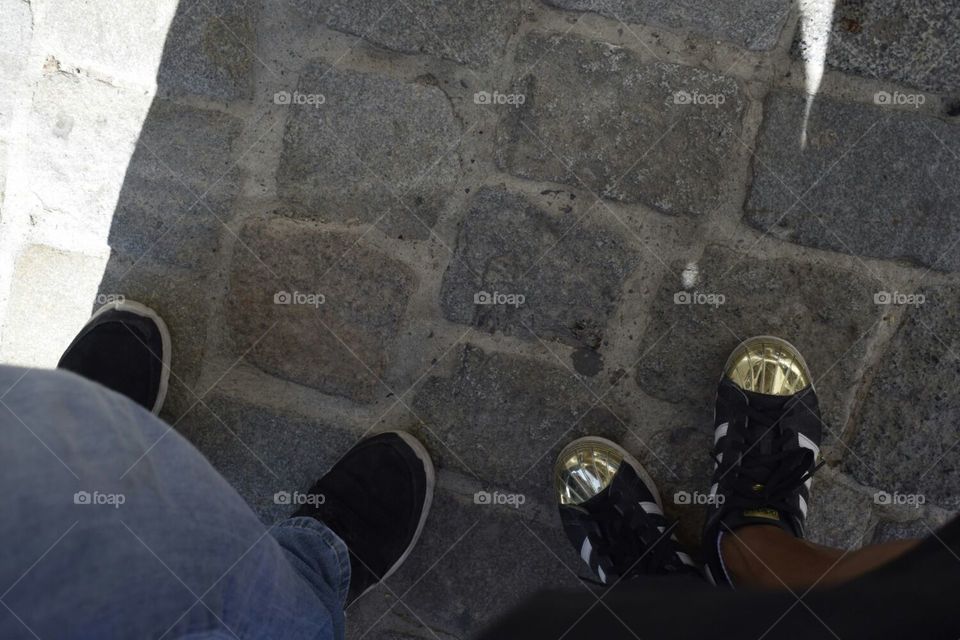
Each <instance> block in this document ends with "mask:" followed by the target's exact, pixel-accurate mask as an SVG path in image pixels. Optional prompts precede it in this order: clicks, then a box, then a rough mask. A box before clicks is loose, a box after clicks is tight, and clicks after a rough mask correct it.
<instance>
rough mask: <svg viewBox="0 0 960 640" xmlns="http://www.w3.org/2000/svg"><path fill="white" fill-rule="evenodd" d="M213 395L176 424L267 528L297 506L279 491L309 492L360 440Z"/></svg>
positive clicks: (329, 427)
mask: <svg viewBox="0 0 960 640" xmlns="http://www.w3.org/2000/svg"><path fill="white" fill-rule="evenodd" d="M256 400H257V399H256V397H255V396H252V397H250V398H249V401H244V400H241V399H238V398H236V397H233V396H227V395H220V394H219V393H218V392H217V391H214V392H213V393H212V394H211V395H210V396H208V397H206V398H204V402H203V404H197V405H196V406H195V407H193V409H191V410H190V412H189V413H188V414H186V416H185V417H183V419H182V420H181V421H180V422H178V423H177V425H176V428H177V431H179V432H180V434H181V435H183V436H184V437H186V438H187V439H188V440H190V442H191V443H192V444H193V445H194V446H195V447H197V449H199V450H200V452H201V453H203V454H204V455H205V456H206V457H207V459H208V460H209V461H210V463H211V464H212V465H213V466H214V468H216V469H217V471H219V472H220V474H221V475H223V477H224V478H226V479H227V481H228V482H230V484H231V485H232V486H233V488H234V489H236V490H237V492H238V493H239V494H240V495H241V496H242V497H243V499H244V500H246V501H247V503H248V504H249V505H250V506H251V508H252V509H253V510H254V512H256V514H257V515H258V516H259V517H260V519H261V520H263V522H264V523H266V524H273V523H274V522H277V521H278V520H282V519H284V518H286V517H289V516H290V514H291V513H292V512H293V511H295V510H296V509H297V507H296V506H291V505H289V504H284V503H283V501H282V499H280V500H278V499H275V494H276V493H277V492H286V493H290V494H291V495H292V494H293V493H294V492H301V493H302V492H306V491H308V490H309V489H310V487H311V486H313V483H314V482H316V481H317V479H318V478H320V477H321V476H322V475H323V474H324V473H326V472H327V471H328V470H329V469H330V467H332V466H333V465H334V464H335V463H336V462H337V460H339V459H340V457H341V456H343V454H345V453H346V452H347V451H349V450H350V448H351V447H352V446H353V445H354V444H355V443H356V442H357V439H358V436H357V435H355V434H353V433H351V432H349V431H346V430H344V429H340V428H337V427H336V426H332V425H329V424H324V423H319V422H316V421H314V420H309V419H305V418H302V417H299V416H296V415H292V414H291V415H287V414H284V413H281V412H277V411H275V410H271V409H265V408H263V407H260V406H257V404H256Z"/></svg>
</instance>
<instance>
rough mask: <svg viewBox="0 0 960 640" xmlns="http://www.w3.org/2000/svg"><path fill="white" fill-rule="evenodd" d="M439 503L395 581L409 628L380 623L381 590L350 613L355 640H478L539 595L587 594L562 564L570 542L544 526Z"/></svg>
mask: <svg viewBox="0 0 960 640" xmlns="http://www.w3.org/2000/svg"><path fill="white" fill-rule="evenodd" d="M434 500H435V502H434V505H433V508H432V510H431V515H430V517H429V518H428V520H427V524H426V527H425V528H424V532H423V537H422V538H421V542H420V544H418V545H417V548H416V549H414V551H413V553H412V554H411V556H410V558H409V559H408V560H407V562H406V563H405V564H404V566H403V567H401V569H400V571H399V572H398V573H397V574H396V576H395V577H393V578H391V579H390V580H389V584H390V587H391V590H392V591H393V592H394V593H396V594H404V593H406V595H403V604H397V607H396V611H397V613H398V614H399V617H400V618H401V620H402V619H405V620H406V621H407V624H403V625H402V626H401V625H400V624H398V621H397V620H396V619H393V620H391V619H390V618H386V619H384V620H383V621H381V622H379V623H376V621H377V618H378V617H379V615H380V613H382V609H383V608H384V605H383V603H382V602H377V601H376V599H377V591H374V592H371V593H370V594H368V595H367V596H364V598H363V599H362V600H360V601H358V602H357V604H356V605H354V606H353V607H351V609H350V616H349V618H348V622H347V624H348V626H349V627H350V630H349V632H348V637H350V638H359V637H360V636H361V635H363V634H364V633H366V632H367V631H368V630H369V629H370V628H371V625H373V624H374V623H376V626H373V627H372V629H373V630H372V631H370V632H369V635H368V636H367V637H371V636H372V637H375V638H409V637H419V635H420V634H425V633H428V632H426V631H425V630H424V627H423V625H426V626H427V627H429V629H432V630H433V631H434V632H436V634H438V635H437V636H434V635H432V634H430V635H429V637H439V638H442V639H443V640H447V638H467V637H474V635H476V634H478V633H479V632H480V631H481V630H482V629H483V628H484V627H486V626H487V625H489V624H490V623H491V622H492V621H493V620H495V619H496V618H497V617H498V616H500V615H502V614H504V613H506V611H507V610H508V609H510V608H512V607H514V606H516V604H517V603H519V602H522V601H523V600H524V599H525V598H526V597H528V596H531V595H533V594H534V593H535V592H537V591H539V590H542V589H547V588H550V589H567V590H573V589H583V588H584V587H583V586H582V585H581V584H578V582H579V581H578V579H577V578H576V575H575V574H574V573H571V571H570V569H568V568H567V567H566V566H564V564H565V563H564V560H562V559H559V558H558V557H557V556H558V555H562V556H563V558H564V559H566V558H569V556H570V555H571V553H572V548H573V547H572V545H570V543H569V542H567V541H566V540H563V541H562V546H559V547H558V546H557V544H558V542H559V540H558V539H557V538H556V537H554V536H551V535H550V534H549V533H548V532H547V531H545V528H544V527H543V526H541V525H537V524H536V523H529V522H525V521H523V520H522V519H521V517H520V515H519V514H515V513H512V512H511V510H509V509H498V508H492V507H490V506H489V505H478V504H474V503H473V502H472V501H470V500H469V498H466V499H465V498H464V497H462V496H457V495H453V494H450V493H448V492H446V491H443V490H438V491H437V493H436V495H435V497H434ZM558 526H559V525H558ZM554 533H556V532H554ZM506 541H509V543H506ZM442 554H446V555H442ZM441 556H442V557H441ZM518 567H522V571H518ZM418 580H419V582H417V581H418ZM411 586H412V589H411V588H410V587H411ZM408 589H410V590H409V592H408V593H407V590H408ZM381 597H384V596H381ZM389 601H390V602H395V600H394V599H393V598H389ZM405 605H406V606H405ZM406 607H409V610H408V609H407V608H406ZM411 611H412V613H411ZM418 619H419V620H418ZM405 633H410V634H411V635H405Z"/></svg>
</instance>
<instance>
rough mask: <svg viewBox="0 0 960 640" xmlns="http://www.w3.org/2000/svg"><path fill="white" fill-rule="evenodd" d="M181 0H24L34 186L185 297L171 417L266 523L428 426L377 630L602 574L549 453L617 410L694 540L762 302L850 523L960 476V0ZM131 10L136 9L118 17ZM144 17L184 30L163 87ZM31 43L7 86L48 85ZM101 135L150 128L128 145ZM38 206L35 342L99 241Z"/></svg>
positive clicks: (891, 525)
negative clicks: (423, 520)
mask: <svg viewBox="0 0 960 640" xmlns="http://www.w3.org/2000/svg"><path fill="white" fill-rule="evenodd" d="M127 4H128V5H129V4H134V5H135V4H136V3H127ZM159 4H160V5H163V4H164V3H159ZM166 4H167V5H170V11H171V12H172V11H173V9H174V8H176V13H175V14H172V22H171V23H170V28H169V32H167V31H165V30H163V29H159V30H158V29H157V28H156V24H157V21H158V20H160V18H158V17H157V15H159V14H160V13H162V11H161V10H160V9H157V15H153V14H152V13H151V12H144V11H139V10H137V9H135V8H130V7H129V6H128V7H127V8H124V7H123V3H120V5H114V3H90V4H86V5H84V8H83V9H82V10H80V9H79V8H78V7H79V3H78V2H74V1H72V0H71V1H70V2H66V3H63V6H61V7H60V8H55V7H50V6H46V5H45V3H43V2H39V3H33V6H32V9H33V10H32V11H31V10H30V8H31V7H30V5H27V4H25V3H23V2H21V1H20V0H0V5H3V6H4V7H8V8H9V13H5V15H11V16H15V20H12V21H10V22H7V21H6V20H5V21H4V22H6V24H5V25H4V26H3V27H0V33H4V34H5V35H4V37H3V38H2V39H0V40H3V43H2V44H0V47H6V48H8V49H9V51H6V50H4V51H5V52H4V54H3V57H0V69H5V68H8V69H12V70H16V69H17V68H19V66H20V65H22V64H24V62H23V60H22V59H19V58H18V57H17V55H16V54H17V52H18V50H19V49H17V46H18V45H16V44H15V43H14V36H16V37H18V38H21V40H23V39H27V40H29V39H30V38H31V37H41V36H40V35H37V34H34V36H31V32H32V31H36V32H38V33H39V32H41V31H42V38H43V39H44V40H43V43H44V44H43V47H46V48H47V50H45V51H46V52H45V53H44V52H43V51H41V53H42V55H38V54H34V56H33V57H32V58H31V59H33V60H35V61H39V62H42V65H43V66H42V71H38V73H37V75H36V76H35V77H34V78H33V79H32V80H31V81H30V82H31V84H29V87H28V88H29V91H28V93H29V94H30V95H29V96H28V97H26V98H24V97H22V96H21V99H22V100H26V101H27V102H26V103H27V105H28V106H27V107H26V109H25V112H24V114H25V115H23V116H22V117H23V118H25V121H26V122H29V123H31V127H30V128H29V131H30V132H31V135H33V136H34V138H35V139H36V141H38V143H39V142H40V141H42V142H43V149H44V150H43V151H42V153H41V152H38V154H37V158H36V159H33V160H24V163H25V164H26V166H27V168H28V169H29V167H31V166H32V167H34V169H33V171H34V173H33V174H31V175H33V176H34V177H36V178H40V179H43V177H44V175H46V179H48V180H49V181H50V183H51V185H64V184H66V185H67V186H61V187H54V186H51V188H50V191H49V192H47V193H44V190H37V189H36V188H35V189H34V190H35V191H36V192H37V193H35V196H36V197H35V198H33V199H32V200H31V199H26V200H24V199H23V198H21V197H20V196H18V198H17V199H16V200H11V194H12V193H13V192H12V191H10V192H9V193H8V194H7V202H6V208H5V213H6V214H7V217H8V218H9V216H10V215H13V214H11V213H10V212H11V211H13V209H11V207H14V206H20V205H17V203H21V204H22V203H24V202H26V203H27V204H22V206H24V207H27V208H29V207H33V208H32V209H30V211H33V213H31V214H30V221H29V223H28V224H29V225H32V226H33V227H36V228H37V229H40V230H41V231H42V230H43V229H46V228H58V229H61V230H63V229H66V230H67V231H70V233H71V235H73V237H75V238H77V242H80V239H82V238H83V237H84V236H83V234H84V233H85V229H86V228H87V227H85V226H84V225H83V224H80V223H76V222H75V221H73V222H72V221H71V215H74V216H80V219H81V222H82V221H83V220H84V218H83V216H96V215H99V216H100V218H101V219H102V220H106V221H107V223H108V224H109V237H108V240H107V241H108V243H109V246H110V255H109V260H108V261H107V263H106V268H105V272H104V274H103V279H102V282H100V285H99V289H98V293H99V294H100V296H101V297H105V296H110V295H118V294H119V295H124V296H127V297H128V298H132V299H136V300H140V301H142V302H144V303H147V304H149V305H151V306H152V307H154V308H155V309H157V310H158V311H159V312H160V313H161V314H162V315H163V316H164V317H165V318H166V320H167V322H168V323H169V324H170V327H171V330H172V333H173V337H174V346H175V348H174V360H173V370H174V380H173V381H172V389H171V396H170V399H169V401H168V405H167V407H166V409H165V414H164V417H165V418H166V419H167V420H168V421H170V422H171V424H173V425H175V427H176V428H177V429H178V430H179V431H180V432H181V433H182V434H184V435H185V436H186V437H188V438H189V439H190V440H191V441H193V442H194V443H195V444H196V446H197V447H199V448H200V449H201V451H203V452H204V453H205V454H206V455H207V456H208V457H209V458H210V460H211V461H212V462H213V464H214V465H216V467H217V468H218V469H219V470H220V471H221V472H222V473H223V474H224V475H225V476H226V477H227V478H228V479H229V480H230V481H231V482H232V483H233V484H234V485H235V486H236V487H237V488H238V490H239V491H240V492H241V494H243V495H244V497H246V498H247V499H248V500H249V501H250V503H251V504H252V505H253V506H254V508H255V509H256V510H257V511H258V513H259V514H261V516H262V517H263V519H264V521H266V522H273V521H275V520H276V519H278V518H280V517H282V516H283V515H285V513H286V510H287V509H288V507H285V506H283V505H277V504H275V503H274V498H273V496H274V493H275V492H276V491H281V490H288V491H292V490H294V489H305V488H306V487H308V486H309V485H310V483H311V482H312V480H313V479H315V478H316V477H317V476H318V475H319V474H321V473H323V471H324V470H325V469H327V468H329V466H330V465H331V464H332V463H333V462H335V461H336V460H337V458H338V457H339V456H340V455H342V454H343V453H344V452H345V451H346V450H347V449H349V448H350V446H351V445H352V444H353V443H355V442H356V441H357V439H358V438H360V437H361V436H363V435H365V434H369V433H373V432H376V431H380V430H385V429H405V430H409V431H411V432H413V433H415V434H416V435H417V436H419V437H420V438H422V439H423V441H424V442H425V443H426V444H427V446H428V448H429V449H430V451H431V453H432V454H433V456H434V457H435V460H436V462H437V464H438V467H439V471H440V473H439V486H438V489H437V497H436V502H435V507H434V512H433V514H432V515H431V517H430V520H429V522H428V525H427V528H426V531H425V534H424V538H423V540H422V542H421V544H420V545H419V547H418V548H417V549H416V551H415V552H414V553H413V555H412V556H411V557H410V560H409V562H408V563H407V564H406V565H405V566H404V567H403V569H402V570H401V571H400V572H399V573H397V574H396V576H395V577H393V578H391V579H390V580H389V581H388V583H387V584H386V585H385V586H382V587H380V588H378V589H377V590H375V591H373V592H371V593H370V594H369V595H367V596H365V597H364V598H363V599H362V600H361V601H360V602H358V603H357V604H355V605H354V606H353V607H351V609H350V610H349V611H348V624H349V627H350V630H349V633H350V637H351V638H354V639H358V638H362V637H366V638H384V639H387V638H414V639H416V638H435V639H438V640H446V639H448V638H464V637H467V636H468V635H470V634H471V633H472V632H474V631H475V630H477V629H478V628H480V627H481V626H482V625H483V624H485V623H486V622H488V621H489V620H491V619H492V618H493V617H495V616H496V615H497V614H498V613H500V612H502V611H504V610H505V609H506V608H508V607H509V606H510V605H512V604H514V603H516V602H518V601H519V600H520V599H522V598H523V597H524V596H525V595H527V594H529V593H531V592H533V591H535V590H537V589H538V588H541V587H545V586H550V587H569V588H571V589H579V588H582V587H581V586H579V585H578V578H577V575H578V573H579V572H580V571H581V569H580V567H579V565H578V562H579V559H578V558H577V555H576V553H574V551H573V550H572V549H571V548H568V544H567V542H566V540H565V539H564V538H563V535H562V532H561V531H560V528H559V522H558V518H557V514H556V509H555V506H554V503H553V496H552V489H551V476H550V467H551V464H552V461H553V457H554V456H555V455H556V453H557V452H558V450H559V448H560V447H561V446H562V445H563V444H565V443H566V442H568V441H569V440H571V439H573V438H575V437H578V436H581V435H585V434H601V435H605V436H607V437H611V438H614V439H616V440H618V441H619V442H621V443H623V444H624V446H626V447H627V448H628V449H630V450H631V451H633V452H635V453H636V454H637V456H638V457H639V458H640V459H641V460H642V461H643V462H644V463H645V464H646V465H647V466H648V468H649V470H650V472H651V473H652V475H653V476H654V477H655V478H656V480H657V481H658V482H659V483H660V485H661V490H662V493H663V494H664V495H665V496H666V501H667V505H666V508H667V511H668V514H669V515H672V516H677V517H679V518H680V519H681V520H682V527H681V531H682V534H683V539H684V541H685V542H687V543H691V544H695V543H696V539H697V537H698V535H699V527H700V524H701V518H702V515H703V510H702V509H703V507H702V506H698V505H696V504H677V503H676V502H677V500H675V499H674V496H675V493H677V492H688V493H695V492H705V491H706V490H707V483H708V478H709V472H710V469H711V463H710V460H709V458H708V447H709V446H710V444H711V442H712V440H711V438H712V423H711V418H712V401H713V387H714V384H715V382H716V379H717V377H718V375H719V373H720V371H719V368H720V367H721V365H722V362H723V360H724V358H725V356H726V354H727V353H728V352H729V351H730V350H731V349H732V348H733V347H734V346H735V345H736V344H737V342H738V341H739V340H741V339H743V338H746V337H749V336H751V335H754V334H759V333H768V334H776V335H780V336H783V337H785V338H787V339H789V340H791V341H792V342H793V343H794V344H796V345H797V346H798V347H799V348H800V349H801V351H803V352H804V354H805V355H806V357H807V360H808V361H809V363H810V365H811V367H812V369H813V374H814V377H815V379H816V385H817V388H818V391H819V392H820V394H821V398H822V400H821V401H822V404H823V406H824V413H825V420H826V432H827V434H828V435H827V442H826V445H825V455H826V457H827V459H828V461H829V465H828V466H827V467H826V468H825V469H823V470H821V472H820V473H818V475H817V478H816V480H815V482H814V488H813V494H814V497H813V503H812V505H811V507H810V512H811V518H810V526H809V529H810V537H811V538H812V539H813V540H815V541H818V542H823V543H826V544H831V545H838V546H856V545H859V544H862V543H867V542H870V541H874V540H888V539H892V538H898V537H907V536H916V535H924V534H926V533H928V532H929V531H930V529H931V527H934V528H935V527H936V526H937V525H938V524H940V523H942V522H944V521H945V520H946V519H947V518H948V517H949V515H950V514H951V513H952V512H953V511H954V510H956V509H957V507H958V506H960V444H958V438H960V432H958V429H957V426H956V425H957V424H958V421H960V394H958V393H957V387H958V385H957V382H958V372H960V362H958V351H960V322H958V320H960V318H958V313H960V312H958V308H960V307H958V303H960V288H958V285H960V279H958V274H957V271H958V270H960V246H958V244H960V180H958V175H960V172H958V170H960V74H958V71H957V68H958V63H960V8H958V6H957V5H956V4H955V3H949V2H946V1H945V0H902V1H898V2H887V1H886V0H838V2H837V3H836V8H835V10H834V12H833V14H832V15H830V14H829V13H827V14H826V15H824V14H823V13H822V10H821V8H822V7H823V6H829V5H830V4H831V3H829V2H827V3H824V2H817V1H816V0H804V1H803V2H800V3H799V4H797V3H794V2H791V1H789V0H717V1H715V2H709V3H706V2H702V3H694V2H687V1H683V2H680V1H678V2H664V1H660V0H545V1H543V2H541V1H539V0H485V1H482V2H477V1H476V0H446V1H444V2H439V1H431V0H396V1H395V2H394V1H393V0H326V1H323V2H311V1H308V0H263V1H262V2H257V1H255V0H182V1H181V2H180V3H179V6H177V5H176V4H175V3H173V4H170V3H166ZM45 6H46V8H45V9H44V7H45ZM37 7H39V8H40V9H42V10H39V11H38V9H37ZM818 10H821V12H820V13H818ZM6 11H7V9H5V12H6ZM18 21H19V22H18ZM117 21H119V22H120V23H122V24H124V25H126V27H125V28H127V29H128V33H127V39H128V40H129V46H127V47H126V48H123V47H119V48H118V47H116V46H113V45H111V44H110V42H109V38H107V39H106V40H104V41H103V43H102V44H100V42H101V38H99V36H102V35H103V34H104V33H105V32H106V31H107V29H106V27H105V26H104V25H109V24H113V23H116V22H117ZM6 31H10V33H9V34H7V33H6ZM138 41H142V43H143V46H144V47H146V46H147V44H148V43H149V42H157V43H162V45H163V52H162V56H161V57H160V58H159V71H158V72H157V73H156V74H155V75H156V86H155V87H153V88H149V87H148V88H147V89H146V90H145V89H143V88H141V86H140V84H138V82H139V81H138V80H137V78H138V77H142V76H143V74H145V73H152V70H151V69H149V68H147V69H146V71H145V70H144V69H143V68H141V66H142V65H141V62H140V51H139V50H138V47H137V42H138ZM11 43H13V44H11ZM81 45H83V46H81ZM20 46H21V47H22V46H24V45H20ZM33 49H34V50H36V49H37V47H36V46H34V47H33ZM38 69H39V67H38ZM137 74H140V75H139V76H138V75H137ZM3 75H4V76H5V77H6V78H7V80H0V83H7V84H8V86H7V87H6V88H7V89H9V91H0V100H3V99H4V98H6V97H7V96H8V95H12V94H11V91H13V90H15V89H16V90H20V89H18V87H20V86H21V85H23V84H24V82H23V81H21V80H18V79H17V76H16V75H15V74H14V73H12V72H11V74H6V73H5V74H3ZM131 78H132V79H131ZM141 84H142V83H141ZM3 88H4V85H3V84H0V89H3ZM21 93H22V90H21ZM0 104H2V103H0ZM137 105H141V106H142V108H143V110H144V112H145V117H143V118H142V123H141V122H140V121H138V120H137V118H134V117H132V116H130V117H127V116H128V115H129V114H130V113H132V110H133V109H134V107H135V106H137ZM0 115H2V112H0ZM9 129H10V125H9V122H8V121H5V120H2V119H0V132H2V131H9ZM130 131H132V133H129V132H130ZM5 135H7V134H5ZM58 145H59V146H58ZM0 148H5V147H0ZM91 148H94V149H101V150H103V149H108V150H109V149H113V148H129V149H130V150H131V151H132V157H130V158H129V164H128V165H127V164H124V165H123V169H124V170H123V171H119V172H117V171H115V172H112V173H111V172H108V171H99V173H98V170H97V169H96V167H95V166H93V165H92V163H91V162H89V161H87V160H85V158H86V156H85V155H84V153H88V151H87V150H89V149H91ZM91 153H92V152H91ZM104 153H105V152H104ZM2 157H4V158H6V157H7V156H6V155H4V156H2ZM14 159H15V158H14V156H13V155H11V156H10V158H9V159H7V160H5V161H4V163H2V164H0V168H4V170H5V171H7V173H9V176H8V185H12V184H14V183H13V182H12V181H13V179H14V177H16V176H14V173H15V169H16V171H25V170H26V169H22V168H16V167H14V164H15V163H14ZM17 162H19V160H18V161H17ZM124 162H126V158H125V157H124ZM18 166H19V165H18ZM98 166H99V165H98ZM37 167H39V168H37ZM44 172H46V173H44ZM65 176H66V177H65ZM70 176H73V177H70ZM22 179H23V178H17V180H22ZM64 181H66V182H64ZM71 181H72V182H71ZM81 183H82V184H81ZM17 184H19V183H17ZM71 185H72V190H73V192H72V194H71V193H68V192H70V191H71V189H68V188H67V187H69V186H71ZM114 188H115V191H116V193H115V194H114V196H113V200H112V201H111V200H109V199H105V198H104V197H101V196H102V192H103V190H104V189H106V190H108V191H109V190H110V189H114ZM10 189H13V187H12V186H11V187H10ZM78 194H79V195H78ZM11 202H12V203H13V204H11ZM104 202H107V203H108V206H104V205H103V203H104ZM30 203H32V204H30ZM114 205H115V206H114ZM71 230H73V231H71ZM32 237H33V238H34V239H35V241H33V242H31V243H30V244H29V245H28V246H26V247H25V248H23V249H22V250H19V251H18V252H17V254H16V255H17V257H16V261H15V265H14V272H13V277H12V286H11V287H10V291H9V293H8V294H7V298H8V307H9V310H8V319H7V324H6V325H5V326H6V331H7V337H6V338H5V339H6V340H11V339H12V338H11V336H14V335H15V334H17V332H18V331H20V332H23V331H27V330H28V328H24V327H23V326H22V324H23V323H22V321H18V320H17V311H18V310H22V309H24V308H26V307H27V306H29V305H35V302H36V300H37V298H38V297H41V296H50V295H59V296H61V297H60V298H58V300H61V301H62V300H63V297H64V296H66V299H68V300H69V299H71V298H70V297H69V296H70V295H72V294H71V293H70V292H69V291H63V289H64V288H69V283H70V278H71V277H72V276H71V274H74V273H78V272H83V271H84V269H86V268H87V267H86V266H85V265H87V264H88V262H89V261H90V258H89V256H88V253H89V252H88V251H86V250H84V249H77V250H76V251H73V252H71V251H66V250H65V249H69V247H63V246H62V245H61V246H60V247H55V248H51V247H48V246H47V244H45V243H44V242H43V238H45V237H46V236H45V235H44V234H43V233H40V232H35V233H34V234H33V236H32ZM37 238H39V240H36V239H37ZM41 273H42V274H47V275H46V276H45V277H46V279H45V280H44V279H43V278H39V277H38V279H37V280H36V281H34V280H31V276H32V274H41ZM37 282H41V283H42V282H53V283H55V285H50V286H45V285H44V286H41V284H37ZM74 297H76V296H75V295H74ZM82 302H83V308H82V312H83V313H82V315H86V313H87V311H88V310H89V308H90V307H89V304H88V303H89V302H90V300H89V296H88V297H86V298H84V299H83V301H82ZM61 304H62V302H61ZM18 322H19V324H18ZM55 347H56V349H59V348H60V345H55ZM481 491H486V492H490V493H493V492H497V494H498V495H499V496H504V495H506V494H522V496H523V500H522V504H520V505H519V506H517V505H516V504H500V505H497V504H493V505H491V504H478V503H477V501H476V500H475V495H476V494H477V492H481ZM512 502H513V503H516V502H517V500H513V501H512ZM694 502H695V501H694ZM918 503H919V504H918Z"/></svg>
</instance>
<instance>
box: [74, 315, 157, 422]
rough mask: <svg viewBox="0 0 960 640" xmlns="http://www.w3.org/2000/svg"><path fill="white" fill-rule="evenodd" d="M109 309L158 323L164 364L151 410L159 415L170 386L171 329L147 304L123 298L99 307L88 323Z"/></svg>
mask: <svg viewBox="0 0 960 640" xmlns="http://www.w3.org/2000/svg"><path fill="white" fill-rule="evenodd" d="M107 311H124V312H126V313H132V314H134V315H138V316H141V317H144V318H149V319H150V320H152V321H153V322H154V324H156V325H157V329H158V330H159V331H160V343H161V361H162V364H163V369H162V371H161V372H160V389H159V391H157V400H156V402H154V403H153V408H152V409H151V410H150V411H151V413H153V414H154V415H157V414H159V413H160V409H162V408H163V402H164V400H166V398H167V389H168V388H169V386H170V353H171V343H170V330H169V329H167V324H166V323H165V322H164V321H163V318H161V317H160V316H159V315H157V312H156V311H154V310H153V309H151V308H150V307H148V306H147V305H145V304H141V303H139V302H134V301H133V300H123V301H119V300H118V301H115V302H108V303H107V304H105V305H103V306H102V307H100V308H99V309H97V310H96V311H95V312H94V314H93V315H92V316H90V320H88V321H87V324H90V322H92V321H93V320H94V319H95V318H97V317H98V316H100V315H102V314H104V313H106V312H107Z"/></svg>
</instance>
